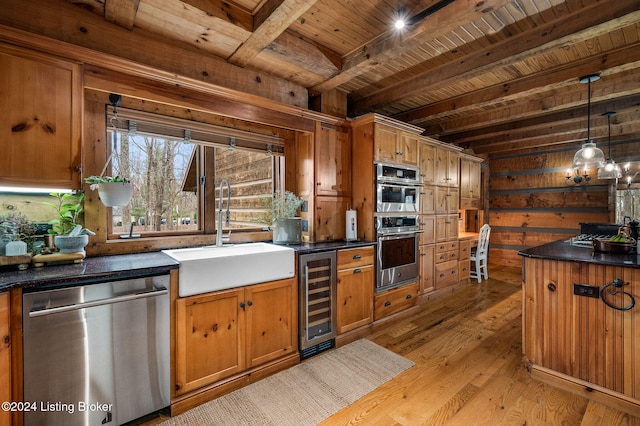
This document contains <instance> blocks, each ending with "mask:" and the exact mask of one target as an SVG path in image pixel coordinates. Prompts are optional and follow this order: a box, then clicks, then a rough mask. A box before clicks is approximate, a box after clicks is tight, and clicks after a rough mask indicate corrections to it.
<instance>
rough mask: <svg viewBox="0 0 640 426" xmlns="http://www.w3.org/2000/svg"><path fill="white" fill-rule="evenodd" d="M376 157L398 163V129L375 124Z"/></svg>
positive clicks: (377, 159) (378, 159)
mask: <svg viewBox="0 0 640 426" xmlns="http://www.w3.org/2000/svg"><path fill="white" fill-rule="evenodd" d="M373 140H374V146H375V153H376V155H375V157H376V158H375V159H376V161H380V162H383V163H396V162H397V161H398V160H397V155H396V151H397V146H398V130H396V129H394V128H392V127H387V126H384V125H381V124H375V134H374V138H373Z"/></svg>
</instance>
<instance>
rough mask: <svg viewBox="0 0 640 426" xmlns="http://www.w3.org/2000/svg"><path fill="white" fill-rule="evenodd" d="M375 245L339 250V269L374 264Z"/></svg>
mask: <svg viewBox="0 0 640 426" xmlns="http://www.w3.org/2000/svg"><path fill="white" fill-rule="evenodd" d="M373 262H374V249H373V246H368V247H360V248H354V249H346V250H338V269H349V268H357V267H359V266H369V265H373Z"/></svg>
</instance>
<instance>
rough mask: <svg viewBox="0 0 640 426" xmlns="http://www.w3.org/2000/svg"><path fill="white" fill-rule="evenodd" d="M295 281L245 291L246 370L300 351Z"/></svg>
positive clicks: (255, 286)
mask: <svg viewBox="0 0 640 426" xmlns="http://www.w3.org/2000/svg"><path fill="white" fill-rule="evenodd" d="M297 288H298V287H297V285H296V279H295V278H289V279H285V280H279V281H273V282H269V283H265V284H257V285H253V286H249V287H246V290H245V302H244V303H245V308H244V309H245V315H246V331H247V340H246V341H247V367H254V366H256V365H260V364H264V363H265V362H268V361H272V360H274V359H277V358H280V357H281V356H283V355H286V354H289V353H293V352H295V351H297V350H298V344H297V342H298V313H297V312H298V310H297V306H296V304H295V301H296V300H298V297H297Z"/></svg>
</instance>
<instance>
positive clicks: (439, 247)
mask: <svg viewBox="0 0 640 426" xmlns="http://www.w3.org/2000/svg"><path fill="white" fill-rule="evenodd" d="M452 250H455V251H458V241H457V240H456V241H447V242H443V243H439V244H436V254H438V253H442V252H445V251H452Z"/></svg>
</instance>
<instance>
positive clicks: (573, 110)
mask: <svg viewBox="0 0 640 426" xmlns="http://www.w3.org/2000/svg"><path fill="white" fill-rule="evenodd" d="M639 76H640V73H638V72H636V73H631V74H630V75H629V80H628V81H627V83H629V84H631V85H633V84H634V79H635V81H636V83H635V86H626V85H625V86H618V87H619V88H618V89H616V88H615V84H616V82H612V83H610V84H608V85H607V86H603V85H601V86H600V87H599V88H598V89H597V90H598V92H597V93H598V94H599V95H598V96H597V97H594V98H593V99H592V101H591V116H592V118H593V117H596V116H597V115H598V114H602V113H604V112H606V111H622V110H624V109H628V108H637V107H638V106H640V87H638V86H637V81H638V80H637V78H638V77H639ZM577 84H580V86H581V87H579V89H581V90H582V92H584V91H585V88H584V87H582V86H583V85H582V84H581V83H577ZM628 89H631V90H628ZM592 90H593V86H592ZM582 92H581V91H578V90H577V89H574V90H571V91H569V90H567V91H566V93H559V92H556V93H553V92H549V94H548V96H547V95H544V96H541V97H540V100H528V101H526V102H521V103H519V104H515V105H509V106H506V107H502V108H498V109H492V110H488V111H487V110H479V111H478V112H476V113H475V114H466V115H464V116H461V117H460V118H455V119H450V120H447V121H446V122H442V123H435V124H433V125H431V126H424V127H423V128H424V129H425V131H424V133H423V134H424V135H426V136H434V135H437V136H438V137H439V138H440V139H441V140H443V141H447V142H453V141H454V140H456V141H459V140H466V139H469V138H473V137H482V136H484V135H487V134H491V133H495V132H497V131H509V130H513V129H517V128H521V127H525V128H526V127H529V126H534V125H539V124H542V123H546V124H553V123H557V122H561V121H564V120H571V119H574V118H579V117H584V119H585V120H586V116H587V105H586V100H582V98H581V97H580V96H583V97H586V93H582ZM554 97H555V99H554ZM565 98H566V99H568V100H565ZM572 98H573V99H574V100H573V101H570V100H571V99H572ZM545 100H551V101H552V102H554V105H555V107H554V106H553V105H550V104H548V103H546V104H545ZM545 111H546V112H545Z"/></svg>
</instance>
